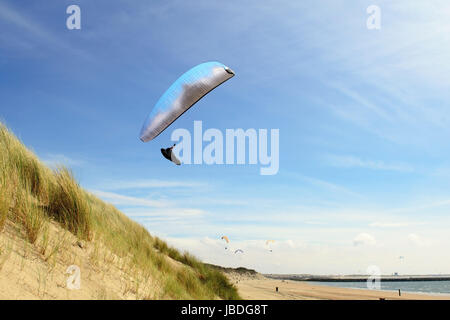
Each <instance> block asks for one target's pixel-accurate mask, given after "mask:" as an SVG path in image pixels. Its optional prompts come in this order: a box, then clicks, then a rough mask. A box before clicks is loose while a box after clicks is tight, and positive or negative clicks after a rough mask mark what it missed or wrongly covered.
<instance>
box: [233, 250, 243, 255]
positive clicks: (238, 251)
mask: <svg viewBox="0 0 450 320" xmlns="http://www.w3.org/2000/svg"><path fill="white" fill-rule="evenodd" d="M236 253H244V251H243V250H241V249H237V250H236V251H234V254H236Z"/></svg>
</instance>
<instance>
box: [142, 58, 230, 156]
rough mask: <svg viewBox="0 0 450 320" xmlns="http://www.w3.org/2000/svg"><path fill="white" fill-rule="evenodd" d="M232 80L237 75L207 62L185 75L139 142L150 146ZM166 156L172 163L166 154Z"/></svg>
mask: <svg viewBox="0 0 450 320" xmlns="http://www.w3.org/2000/svg"><path fill="white" fill-rule="evenodd" d="M233 76H234V72H233V71H232V70H231V69H230V68H228V67H227V66H225V65H223V64H222V63H220V62H205V63H202V64H199V65H197V66H195V67H193V68H192V69H190V70H189V71H187V72H186V73H184V74H183V75H182V76H180V77H179V78H178V79H177V80H176V81H175V82H174V83H173V84H172V85H171V86H170V87H169V89H167V90H166V92H164V94H163V95H162V96H161V98H159V100H158V102H157V103H156V105H155V106H154V108H153V110H152V111H151V113H150V114H149V115H148V117H147V119H146V120H145V122H144V125H143V126H142V129H141V133H140V139H141V140H142V141H143V142H148V141H150V140H153V139H154V138H156V137H157V136H158V135H159V134H160V133H161V132H163V131H164V130H165V129H166V128H167V127H169V126H170V125H171V124H172V123H173V122H174V121H175V120H176V119H178V118H179V117H180V116H181V115H182V114H183V113H185V112H186V111H187V110H188V109H189V108H191V107H192V106H193V105H194V104H195V103H196V102H197V101H199V100H200V99H201V98H203V97H204V96H205V95H206V94H208V93H209V92H210V91H212V90H214V89H215V88H216V87H218V86H219V85H221V84H222V83H224V82H225V81H227V80H229V79H230V78H232V77H233ZM168 149H170V148H168ZM162 150H167V149H161V153H163V151H162ZM172 154H173V153H172ZM163 156H164V157H165V158H167V159H169V158H170V159H169V160H170V161H173V159H172V157H169V158H168V157H167V156H166V155H165V154H164V153H163ZM178 161H179V160H178ZM174 162H175V161H174ZM175 163H176V162H175Z"/></svg>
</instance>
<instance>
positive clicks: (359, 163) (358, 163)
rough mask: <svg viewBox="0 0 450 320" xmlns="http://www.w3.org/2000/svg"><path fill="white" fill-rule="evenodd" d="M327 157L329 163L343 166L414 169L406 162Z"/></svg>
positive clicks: (390, 169)
mask: <svg viewBox="0 0 450 320" xmlns="http://www.w3.org/2000/svg"><path fill="white" fill-rule="evenodd" d="M325 158H326V162H327V163H328V164H330V165H332V166H334V167H341V168H366V169H372V170H388V171H401V172H411V171H413V170H414V168H413V167H412V166H410V165H408V164H405V163H385V162H384V161H380V160H364V159H361V158H358V157H355V156H350V155H346V156H341V155H328V156H326V157H325Z"/></svg>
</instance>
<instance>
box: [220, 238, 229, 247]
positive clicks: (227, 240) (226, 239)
mask: <svg viewBox="0 0 450 320" xmlns="http://www.w3.org/2000/svg"><path fill="white" fill-rule="evenodd" d="M220 239H222V240H225V241H226V242H227V243H230V239H228V237H227V236H222V238H220ZM227 249H228V247H225V250H227Z"/></svg>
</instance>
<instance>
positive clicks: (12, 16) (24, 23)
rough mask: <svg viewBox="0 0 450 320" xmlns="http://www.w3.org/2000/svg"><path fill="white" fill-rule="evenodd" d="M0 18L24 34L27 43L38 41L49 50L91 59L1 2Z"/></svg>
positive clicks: (31, 19)
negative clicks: (49, 48) (52, 49)
mask: <svg viewBox="0 0 450 320" xmlns="http://www.w3.org/2000/svg"><path fill="white" fill-rule="evenodd" d="M0 18H1V19H2V20H3V21H5V22H7V23H9V24H11V25H13V26H15V27H16V28H18V29H20V30H21V31H22V32H24V33H23V34H24V35H25V36H26V37H27V40H28V41H27V42H29V41H36V40H39V41H40V42H45V43H46V44H47V45H49V47H51V48H58V49H62V50H64V51H65V52H66V53H68V54H77V55H78V56H80V57H83V58H85V59H92V57H91V56H90V55H88V54H87V53H86V52H85V51H83V50H81V49H79V48H78V47H72V46H71V45H70V44H69V43H68V42H66V41H64V40H63V39H62V38H60V37H58V36H56V35H55V34H53V33H51V32H49V31H48V30H46V29H45V28H44V27H43V26H41V25H40V24H39V23H37V22H36V21H34V19H33V17H32V16H31V17H30V16H24V15H23V14H21V13H20V12H19V11H18V10H16V9H15V8H13V7H12V6H8V5H6V4H5V3H1V2H0ZM19 34H20V33H17V32H16V33H15V37H16V38H17V37H18V35H19ZM28 36H29V37H28ZM19 43H20V42H19Z"/></svg>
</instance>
